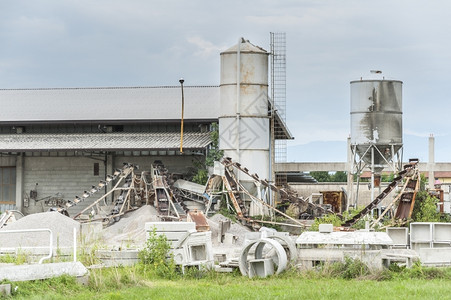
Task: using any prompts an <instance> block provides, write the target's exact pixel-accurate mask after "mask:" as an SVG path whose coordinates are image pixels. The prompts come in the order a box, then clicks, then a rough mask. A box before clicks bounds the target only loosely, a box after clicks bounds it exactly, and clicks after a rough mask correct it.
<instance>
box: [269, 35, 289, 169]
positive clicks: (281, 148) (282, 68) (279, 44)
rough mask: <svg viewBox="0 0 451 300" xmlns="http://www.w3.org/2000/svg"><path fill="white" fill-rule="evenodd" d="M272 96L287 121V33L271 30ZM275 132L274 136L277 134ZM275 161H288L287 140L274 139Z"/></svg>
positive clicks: (279, 112)
mask: <svg viewBox="0 0 451 300" xmlns="http://www.w3.org/2000/svg"><path fill="white" fill-rule="evenodd" d="M270 40H271V41H270V44H271V98H272V100H273V103H274V106H275V109H276V110H277V112H278V114H279V116H280V118H281V119H282V121H283V122H284V123H286V106H287V104H286V86H287V85H286V69H287V68H286V35H285V32H271V33H270ZM276 130H277V129H276ZM276 135H277V132H274V135H273V136H276ZM274 143H275V145H274V152H275V153H274V159H275V162H286V161H287V141H286V140H275V141H274Z"/></svg>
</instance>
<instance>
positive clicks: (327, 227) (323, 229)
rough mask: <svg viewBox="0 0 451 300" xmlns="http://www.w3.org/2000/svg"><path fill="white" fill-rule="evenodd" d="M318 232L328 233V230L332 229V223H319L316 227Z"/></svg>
mask: <svg viewBox="0 0 451 300" xmlns="http://www.w3.org/2000/svg"><path fill="white" fill-rule="evenodd" d="M318 229H319V230H318V231H319V232H322V233H328V232H332V231H334V225H333V224H319V228H318Z"/></svg>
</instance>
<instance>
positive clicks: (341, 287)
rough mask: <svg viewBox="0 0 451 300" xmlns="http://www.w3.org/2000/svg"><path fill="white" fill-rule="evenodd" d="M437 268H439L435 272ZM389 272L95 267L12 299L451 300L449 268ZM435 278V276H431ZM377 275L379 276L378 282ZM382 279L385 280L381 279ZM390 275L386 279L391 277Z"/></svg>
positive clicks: (28, 287)
mask: <svg viewBox="0 0 451 300" xmlns="http://www.w3.org/2000/svg"><path fill="white" fill-rule="evenodd" d="M437 270H438V271H437ZM386 272H387V273H388V274H389V275H390V276H374V275H373V277H371V276H370V277H367V278H372V279H364V278H365V277H359V278H358V279H343V278H339V277H337V275H332V274H330V273H327V272H325V273H321V272H319V273H318V272H306V273H305V272H304V273H299V272H295V271H289V272H287V273H285V274H282V275H280V276H273V277H270V278H264V279H249V278H247V277H243V276H241V275H238V274H220V273H214V272H207V273H206V274H203V277H202V276H201V277H202V278H198V279H196V278H194V277H198V275H199V274H191V275H190V276H188V277H186V276H185V277H182V276H178V277H177V278H175V279H174V280H168V279H161V278H160V277H158V276H156V275H155V273H153V272H151V271H149V269H146V268H144V267H143V266H137V267H129V268H110V269H103V270H92V271H91V276H90V282H89V285H88V286H82V285H79V284H77V283H76V281H75V279H74V278H71V277H68V276H63V277H60V278H53V279H50V280H41V281H34V282H21V283H12V288H13V289H14V288H15V286H17V287H18V288H17V292H15V294H14V295H13V297H12V298H13V299H78V300H81V299H96V300H100V299H184V300H187V299H348V300H349V299H409V300H411V299H451V293H450V291H451V269H450V268H448V269H432V268H422V267H419V266H415V267H414V268H412V269H410V270H397V271H396V272H395V271H386ZM428 278H433V279H428ZM375 279H377V280H375ZM381 279H384V280H381ZM387 279H388V280H387Z"/></svg>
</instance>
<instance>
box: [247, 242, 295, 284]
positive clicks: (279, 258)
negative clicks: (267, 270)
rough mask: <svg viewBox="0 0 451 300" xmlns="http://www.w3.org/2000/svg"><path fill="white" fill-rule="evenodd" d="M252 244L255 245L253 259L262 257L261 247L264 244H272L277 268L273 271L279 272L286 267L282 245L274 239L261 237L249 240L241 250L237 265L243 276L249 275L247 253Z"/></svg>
mask: <svg viewBox="0 0 451 300" xmlns="http://www.w3.org/2000/svg"><path fill="white" fill-rule="evenodd" d="M254 245H256V250H255V254H254V257H255V259H261V258H263V257H262V252H263V247H264V246H266V245H269V246H272V248H273V249H274V250H275V251H276V252H275V256H277V260H276V265H277V270H276V272H275V273H276V274H279V273H281V272H282V271H284V270H285V269H286V267H287V254H286V252H285V249H284V248H283V247H282V245H281V244H280V243H279V242H278V241H276V240H274V239H269V238H262V239H260V240H257V241H253V242H251V243H250V244H248V245H247V246H245V247H244V248H243V249H242V250H241V254H240V259H239V267H240V271H241V274H242V275H243V276H248V275H249V262H248V255H249V250H250V249H251V248H252V247H253V246H254Z"/></svg>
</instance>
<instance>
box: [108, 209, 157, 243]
mask: <svg viewBox="0 0 451 300" xmlns="http://www.w3.org/2000/svg"><path fill="white" fill-rule="evenodd" d="M158 221H160V219H159V218H158V212H157V210H156V209H155V208H154V207H153V206H151V205H145V206H142V207H141V208H139V209H137V210H135V211H132V212H129V213H127V214H125V215H124V216H122V217H121V219H120V221H119V222H116V223H114V224H113V225H111V226H110V227H107V228H106V229H104V230H103V233H102V236H103V241H104V243H105V244H106V245H107V246H115V247H121V248H124V247H126V248H133V247H135V246H136V247H141V246H143V245H144V244H145V243H146V230H145V223H147V222H158Z"/></svg>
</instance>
